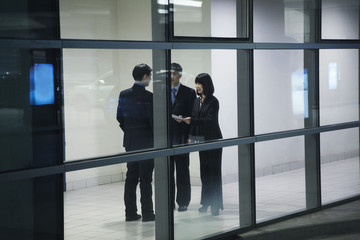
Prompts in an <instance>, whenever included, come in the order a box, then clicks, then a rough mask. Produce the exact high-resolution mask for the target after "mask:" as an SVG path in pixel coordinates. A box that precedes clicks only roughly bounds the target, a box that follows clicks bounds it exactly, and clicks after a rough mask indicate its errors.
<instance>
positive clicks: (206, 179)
mask: <svg viewBox="0 0 360 240" xmlns="http://www.w3.org/2000/svg"><path fill="white" fill-rule="evenodd" d="M195 88H196V93H197V94H198V95H199V96H200V98H197V99H195V102H194V106H193V110H192V115H191V117H188V118H185V119H183V121H184V122H186V123H187V124H191V130H190V134H191V136H194V138H195V139H201V140H204V141H209V140H214V139H221V138H222V134H221V131H220V127H219V121H218V115H219V101H218V100H217V98H216V97H214V96H213V93H214V85H213V82H212V79H211V77H210V75H209V74H207V73H201V74H199V75H198V76H197V77H196V79H195ZM190 141H191V138H190ZM199 155H200V178H201V183H202V189H201V201H200V203H201V205H202V207H201V208H199V212H201V213H204V212H207V209H208V207H209V206H210V209H211V214H212V215H214V216H217V215H219V210H220V209H221V210H223V208H224V207H223V197H222V180H221V156H222V148H219V149H212V150H206V151H200V152H199Z"/></svg>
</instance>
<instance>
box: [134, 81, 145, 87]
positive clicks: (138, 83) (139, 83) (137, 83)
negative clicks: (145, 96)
mask: <svg viewBox="0 0 360 240" xmlns="http://www.w3.org/2000/svg"><path fill="white" fill-rule="evenodd" d="M134 84H136V85H140V86H142V87H144V88H145V85H144V84H142V83H141V82H135V83H134Z"/></svg>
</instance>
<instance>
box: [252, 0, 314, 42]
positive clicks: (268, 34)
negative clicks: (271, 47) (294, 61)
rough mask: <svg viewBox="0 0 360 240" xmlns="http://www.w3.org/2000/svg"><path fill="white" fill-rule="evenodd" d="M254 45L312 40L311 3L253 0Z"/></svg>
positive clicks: (290, 0) (312, 7) (289, 0)
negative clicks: (258, 43)
mask: <svg viewBox="0 0 360 240" xmlns="http://www.w3.org/2000/svg"><path fill="white" fill-rule="evenodd" d="M253 4H254V5H253V7H254V12H253V14H254V29H253V30H254V36H253V37H254V42H276V43H304V42H313V41H314V32H315V31H314V29H313V25H315V24H312V21H314V18H313V17H314V10H315V9H316V8H315V6H316V5H315V1H306V0H300V1H292V0H273V1H267V0H254V1H253Z"/></svg>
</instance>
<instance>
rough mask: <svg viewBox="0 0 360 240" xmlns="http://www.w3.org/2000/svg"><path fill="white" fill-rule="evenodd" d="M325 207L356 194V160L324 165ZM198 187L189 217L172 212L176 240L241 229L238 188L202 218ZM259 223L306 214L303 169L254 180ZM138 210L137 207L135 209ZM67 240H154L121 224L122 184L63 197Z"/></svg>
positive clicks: (359, 188) (149, 226) (141, 227)
mask: <svg viewBox="0 0 360 240" xmlns="http://www.w3.org/2000/svg"><path fill="white" fill-rule="evenodd" d="M321 177H322V193H323V202H324V203H327V202H332V201H336V200H339V199H342V198H346V197H349V196H352V195H357V194H359V193H360V172H359V158H352V159H348V160H343V161H338V162H332V163H327V164H323V165H322V168H321ZM200 190H201V187H200V186H193V187H192V200H191V203H190V206H189V209H188V211H187V212H182V213H179V212H177V211H175V212H174V222H175V226H174V229H175V239H187V240H188V239H199V238H202V237H204V236H207V235H210V234H215V233H217V232H220V231H226V230H230V229H235V228H237V227H238V226H239V206H238V184H237V183H230V184H226V185H224V186H223V194H224V208H225V209H224V211H222V212H220V216H217V217H213V216H211V215H210V214H209V213H206V214H200V213H199V212H198V211H197V209H198V208H199V207H200V204H199V201H200ZM256 198H257V201H256V208H257V211H256V214H257V221H262V220H267V219H272V218H276V217H278V216H281V215H284V214H289V213H292V212H296V211H301V210H303V209H305V176H304V169H299V170H293V171H288V172H284V173H279V174H274V175H268V176H264V177H259V178H257V179H256ZM139 206H140V205H139ZM64 218H65V239H66V240H82V239H87V240H88V239H97V240H110V239H113V240H115V239H116V240H119V239H155V223H154V222H148V223H143V222H141V221H137V222H125V221H124V204H123V182H119V183H113V184H107V185H101V186H96V187H91V188H86V189H81V190H75V191H69V192H66V193H65V216H64Z"/></svg>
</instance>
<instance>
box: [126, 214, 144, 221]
mask: <svg viewBox="0 0 360 240" xmlns="http://www.w3.org/2000/svg"><path fill="white" fill-rule="evenodd" d="M140 218H141V215H140V214H135V215H133V216H128V217H126V218H125V221H127V222H132V221H136V220H139V219H140Z"/></svg>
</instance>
